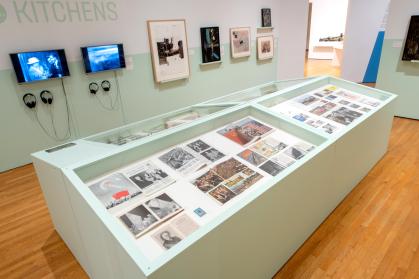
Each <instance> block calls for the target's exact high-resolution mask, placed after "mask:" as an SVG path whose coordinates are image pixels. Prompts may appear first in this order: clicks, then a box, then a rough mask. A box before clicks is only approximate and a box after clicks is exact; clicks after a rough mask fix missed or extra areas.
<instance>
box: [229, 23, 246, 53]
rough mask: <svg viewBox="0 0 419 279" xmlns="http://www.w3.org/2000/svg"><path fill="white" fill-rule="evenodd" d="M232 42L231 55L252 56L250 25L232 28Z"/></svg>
mask: <svg viewBox="0 0 419 279" xmlns="http://www.w3.org/2000/svg"><path fill="white" fill-rule="evenodd" d="M230 43H231V57H233V58H240V57H247V56H250V51H251V45H250V44H251V41H250V27H238V28H231V29H230Z"/></svg>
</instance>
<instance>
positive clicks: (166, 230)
mask: <svg viewBox="0 0 419 279" xmlns="http://www.w3.org/2000/svg"><path fill="white" fill-rule="evenodd" d="M198 228H199V225H198V224H197V223H196V222H195V221H194V220H192V218H190V217H189V216H188V215H187V214H186V213H182V214H179V215H177V216H176V217H174V218H173V219H171V220H170V221H168V222H167V223H165V224H164V225H162V226H161V227H159V228H158V229H156V232H154V233H153V234H152V235H151V237H152V238H153V239H154V241H156V243H157V244H158V245H159V246H160V247H161V248H163V249H165V250H169V249H170V248H172V247H173V246H175V245H176V244H178V243H179V242H181V241H182V240H183V239H184V238H186V237H187V236H188V235H190V234H192V233H193V232H194V231H196V230H197V229H198Z"/></svg>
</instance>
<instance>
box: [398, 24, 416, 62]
mask: <svg viewBox="0 0 419 279" xmlns="http://www.w3.org/2000/svg"><path fill="white" fill-rule="evenodd" d="M402 60H403V61H418V60H419V16H412V17H411V19H410V25H409V31H408V32H407V37H406V43H405V45H404V51H403V57H402Z"/></svg>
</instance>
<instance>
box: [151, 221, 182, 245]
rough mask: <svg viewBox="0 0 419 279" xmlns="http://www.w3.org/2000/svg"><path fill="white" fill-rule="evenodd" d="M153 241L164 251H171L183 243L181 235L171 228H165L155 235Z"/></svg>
mask: <svg viewBox="0 0 419 279" xmlns="http://www.w3.org/2000/svg"><path fill="white" fill-rule="evenodd" d="M152 237H153V239H154V240H155V241H156V242H157V243H158V244H159V245H160V246H161V247H163V248H164V249H166V250H169V249H170V248H172V247H173V246H175V245H176V244H178V243H179V242H181V241H182V236H181V234H180V233H178V232H177V231H175V230H174V229H173V228H172V227H170V226H165V227H163V228H161V229H159V230H158V231H157V232H156V233H154V234H153V236H152Z"/></svg>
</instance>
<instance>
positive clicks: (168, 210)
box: [145, 193, 182, 219]
mask: <svg viewBox="0 0 419 279" xmlns="http://www.w3.org/2000/svg"><path fill="white" fill-rule="evenodd" d="M145 204H146V206H147V207H148V208H149V209H150V210H151V211H153V213H154V214H156V215H157V216H158V217H159V218H160V219H164V218H166V217H168V216H170V215H173V214H174V213H176V212H179V211H180V210H181V209H182V207H181V206H180V205H179V204H178V203H177V202H175V201H174V200H173V199H172V198H171V197H170V196H169V195H168V194H166V193H164V194H161V195H160V196H158V197H155V198H153V199H151V200H149V201H147V202H146V203H145Z"/></svg>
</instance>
